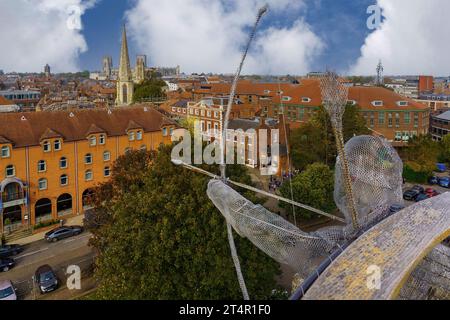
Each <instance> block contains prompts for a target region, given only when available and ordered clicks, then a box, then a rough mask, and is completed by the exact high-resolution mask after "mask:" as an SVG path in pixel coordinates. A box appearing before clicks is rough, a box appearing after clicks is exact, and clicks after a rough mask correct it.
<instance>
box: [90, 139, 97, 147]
mask: <svg viewBox="0 0 450 320" xmlns="http://www.w3.org/2000/svg"><path fill="white" fill-rule="evenodd" d="M89 145H90V146H91V147H95V146H96V145H97V137H96V136H92V137H90V138H89Z"/></svg>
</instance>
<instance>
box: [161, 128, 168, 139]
mask: <svg viewBox="0 0 450 320" xmlns="http://www.w3.org/2000/svg"><path fill="white" fill-rule="evenodd" d="M162 134H163V136H164V137H166V136H167V128H163V129H162Z"/></svg>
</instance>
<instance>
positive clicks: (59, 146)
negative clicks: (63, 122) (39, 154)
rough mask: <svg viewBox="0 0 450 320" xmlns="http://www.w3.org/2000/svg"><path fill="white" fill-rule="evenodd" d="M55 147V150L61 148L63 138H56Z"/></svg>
mask: <svg viewBox="0 0 450 320" xmlns="http://www.w3.org/2000/svg"><path fill="white" fill-rule="evenodd" d="M54 148H55V150H56V151H59V150H61V140H59V139H58V140H55V142H54Z"/></svg>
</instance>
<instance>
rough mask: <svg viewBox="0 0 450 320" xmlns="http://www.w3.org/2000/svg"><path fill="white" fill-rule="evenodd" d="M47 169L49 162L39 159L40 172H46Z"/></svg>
mask: <svg viewBox="0 0 450 320" xmlns="http://www.w3.org/2000/svg"><path fill="white" fill-rule="evenodd" d="M45 171H47V163H46V162H45V160H39V161H38V172H45Z"/></svg>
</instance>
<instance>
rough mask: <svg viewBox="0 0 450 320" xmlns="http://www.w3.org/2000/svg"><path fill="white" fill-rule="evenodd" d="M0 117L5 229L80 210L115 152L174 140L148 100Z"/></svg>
mask: <svg viewBox="0 0 450 320" xmlns="http://www.w3.org/2000/svg"><path fill="white" fill-rule="evenodd" d="M0 123H3V124H5V125H3V126H1V127H0V151H1V152H0V199H1V201H0V213H1V216H2V219H1V222H2V224H3V225H4V226H7V228H9V230H11V229H12V230H13V229H14V228H20V227H21V226H24V225H35V224H37V223H39V222H44V221H49V220H56V219H60V218H62V217H67V216H73V215H79V214H82V213H83V212H84V211H85V210H87V209H89V201H88V200H89V198H90V197H91V196H92V194H93V188H94V187H95V186H96V185H97V184H99V183H102V182H106V181H107V180H108V179H109V177H110V176H111V173H112V168H113V163H114V161H115V160H116V159H117V158H118V157H119V156H121V155H123V154H125V153H126V152H128V151H130V150H139V149H147V150H156V149H157V148H158V147H159V145H160V144H167V143H171V133H172V131H173V129H174V128H175V127H176V124H175V123H174V122H172V121H170V120H168V119H167V118H165V117H164V116H163V115H162V114H161V113H159V112H157V111H156V110H154V109H152V108H150V107H146V106H138V107H132V108H131V107H130V108H120V109H115V110H109V111H108V110H105V109H103V110H81V111H73V112H69V111H57V112H34V113H11V114H0ZM0 231H1V230H0Z"/></svg>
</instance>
